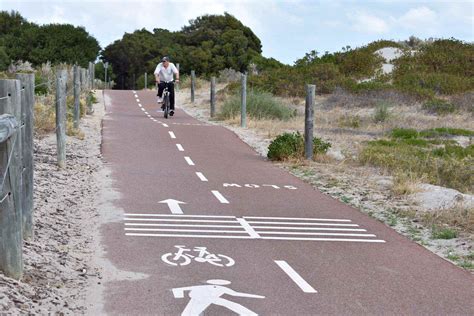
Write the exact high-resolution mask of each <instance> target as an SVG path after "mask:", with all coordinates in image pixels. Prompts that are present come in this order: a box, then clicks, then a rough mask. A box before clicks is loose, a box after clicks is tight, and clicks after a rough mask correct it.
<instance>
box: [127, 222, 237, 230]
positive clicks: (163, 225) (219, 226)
mask: <svg viewBox="0 0 474 316" xmlns="http://www.w3.org/2000/svg"><path fill="white" fill-rule="evenodd" d="M125 226H150V227H151V226H153V227H213V228H240V229H242V226H240V225H239V226H234V225H200V224H143V223H125Z"/></svg>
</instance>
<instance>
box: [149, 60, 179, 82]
mask: <svg viewBox="0 0 474 316" xmlns="http://www.w3.org/2000/svg"><path fill="white" fill-rule="evenodd" d="M173 73H174V74H177V73H178V68H176V66H175V65H174V64H173V63H169V65H168V68H165V67H164V66H163V63H159V64H158V66H156V69H155V72H154V74H155V76H156V75H159V76H160V81H171V80H173Z"/></svg>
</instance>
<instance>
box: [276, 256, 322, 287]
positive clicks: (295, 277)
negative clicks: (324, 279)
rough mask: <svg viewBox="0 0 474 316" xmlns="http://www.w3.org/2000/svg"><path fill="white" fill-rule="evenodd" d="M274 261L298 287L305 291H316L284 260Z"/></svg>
mask: <svg viewBox="0 0 474 316" xmlns="http://www.w3.org/2000/svg"><path fill="white" fill-rule="evenodd" d="M275 263H276V264H277V265H278V266H279V267H280V268H281V269H282V270H283V271H284V272H285V273H286V274H287V275H288V276H289V277H290V279H291V280H293V282H295V283H296V285H298V286H299V288H300V289H301V290H302V291H303V292H305V293H318V291H316V290H315V289H314V288H313V287H312V286H311V285H309V283H308V282H306V281H305V280H304V279H303V278H302V277H301V275H299V274H298V272H296V271H295V270H294V269H293V268H292V267H291V266H290V265H289V264H288V263H287V262H286V261H284V260H275Z"/></svg>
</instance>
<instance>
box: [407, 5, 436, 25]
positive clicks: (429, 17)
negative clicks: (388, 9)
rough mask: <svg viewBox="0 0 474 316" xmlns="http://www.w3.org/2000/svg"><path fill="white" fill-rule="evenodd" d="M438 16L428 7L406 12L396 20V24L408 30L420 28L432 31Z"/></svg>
mask: <svg viewBox="0 0 474 316" xmlns="http://www.w3.org/2000/svg"><path fill="white" fill-rule="evenodd" d="M437 19H438V14H436V12H435V11H433V10H431V9H430V8H428V7H418V8H414V9H410V10H408V12H407V13H405V14H404V15H402V16H401V17H400V18H398V23H399V24H400V25H401V26H403V27H405V28H408V29H413V30H419V29H422V28H428V29H433V28H434V27H435V26H436V21H437Z"/></svg>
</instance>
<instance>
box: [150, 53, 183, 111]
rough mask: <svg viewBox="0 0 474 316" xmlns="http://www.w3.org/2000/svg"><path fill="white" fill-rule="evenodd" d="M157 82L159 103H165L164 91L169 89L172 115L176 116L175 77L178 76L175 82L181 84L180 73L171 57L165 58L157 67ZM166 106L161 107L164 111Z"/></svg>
mask: <svg viewBox="0 0 474 316" xmlns="http://www.w3.org/2000/svg"><path fill="white" fill-rule="evenodd" d="M154 74H155V80H156V84H157V85H158V94H157V96H158V103H163V90H165V88H166V87H168V91H169V93H170V115H171V116H173V114H174V83H173V75H176V79H175V80H174V81H176V82H179V71H178V68H176V66H175V65H174V64H173V63H170V59H169V57H163V58H162V59H161V63H159V64H158V66H156V69H155V73H154ZM163 107H164V105H162V106H161V109H162V110H164V109H163Z"/></svg>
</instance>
